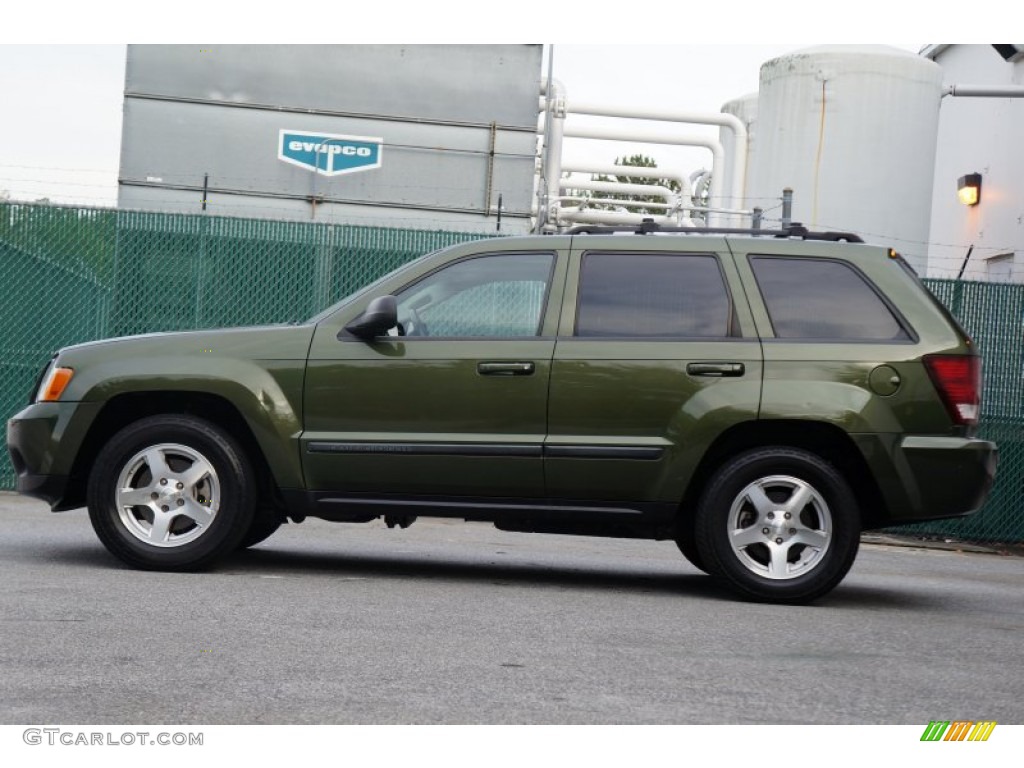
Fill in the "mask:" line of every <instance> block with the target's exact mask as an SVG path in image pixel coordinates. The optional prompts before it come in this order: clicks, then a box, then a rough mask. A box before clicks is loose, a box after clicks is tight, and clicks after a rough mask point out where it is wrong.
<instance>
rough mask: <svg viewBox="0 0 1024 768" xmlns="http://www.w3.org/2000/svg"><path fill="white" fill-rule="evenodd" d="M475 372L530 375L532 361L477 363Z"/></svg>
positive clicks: (488, 374)
mask: <svg viewBox="0 0 1024 768" xmlns="http://www.w3.org/2000/svg"><path fill="white" fill-rule="evenodd" d="M476 370H477V372H478V373H479V374H480V375H481V376H530V375H532V374H533V370H534V365H533V363H478V364H477V366H476Z"/></svg>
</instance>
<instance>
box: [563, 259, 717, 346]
mask: <svg viewBox="0 0 1024 768" xmlns="http://www.w3.org/2000/svg"><path fill="white" fill-rule="evenodd" d="M731 329H732V304H731V303H730V300H729V293H728V291H727V289H726V287H725V280H724V278H723V277H722V270H721V267H720V266H719V263H718V259H717V258H716V257H714V256H712V255H710V254H674V253H657V254H654V253H587V254H585V255H584V257H583V266H582V268H581V272H580V287H579V305H578V310H577V316H576V335H577V336H579V337H653V338H722V337H725V336H729V335H731Z"/></svg>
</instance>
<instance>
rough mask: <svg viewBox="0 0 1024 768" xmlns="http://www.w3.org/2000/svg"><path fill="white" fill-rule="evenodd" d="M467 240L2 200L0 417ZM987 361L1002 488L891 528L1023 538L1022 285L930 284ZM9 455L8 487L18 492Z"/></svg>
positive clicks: (464, 236) (3, 467)
mask: <svg viewBox="0 0 1024 768" xmlns="http://www.w3.org/2000/svg"><path fill="white" fill-rule="evenodd" d="M480 237H481V235H480V234H477V233H464V232H445V231H426V230H411V229H386V228H377V227H363V226H347V225H333V224H317V223H305V222H293V221H268V220H257V219H244V218H234V217H215V216H202V215H195V214H171V213H151V212H139V211H120V210H114V209H90V208H71V207H60V206H44V205H28V204H22V203H0V298H2V301H0V416H2V417H3V418H4V419H6V418H8V417H9V416H10V415H12V414H14V413H15V412H17V411H18V410H20V409H21V408H22V407H23V406H24V405H25V404H26V403H27V402H28V398H29V395H30V390H31V389H32V386H33V383H34V382H35V380H36V377H37V376H38V375H39V372H40V371H41V370H42V367H43V365H44V364H45V363H46V361H47V360H48V359H49V358H50V357H51V356H52V355H53V353H54V352H55V351H56V350H57V349H58V348H60V347H63V346H68V345H70V344H75V343H79V342H83V341H91V340H93V339H99V338H104V337H109V336H123V335H127V334H134V333H147V332H151V331H172V330H187V329H192V328H211V327H222V326H231V325H253V324H260V323H276V322H290V321H300V320H305V319H306V318H309V317H312V316H313V315H314V314H316V313H317V312H318V311H320V310H321V309H323V308H324V307H326V306H328V305H329V304H330V303H331V302H333V301H336V300H337V299H338V298H340V297H342V296H345V295H347V294H349V293H351V292H353V291H355V290H356V289H358V288H360V287H362V286H363V285H366V284H367V283H369V282H371V281H372V280H375V279H376V278H377V277H379V276H381V275H383V274H386V273H387V272H389V271H391V270H392V269H394V268H396V267H398V266H400V265H402V264H404V263H405V262H407V261H410V260H412V259H414V258H416V257H418V256H421V255H422V254H424V253H428V252H429V251H432V250H436V249H438V248H442V247H445V246H447V245H452V244H455V243H460V242H465V241H468V240H474V239H479V238H480ZM925 283H926V284H927V285H928V287H929V288H930V289H931V290H932V292H933V293H935V295H936V296H937V297H938V298H939V300H940V301H942V302H943V303H944V304H945V305H946V306H947V307H949V309H950V310H951V312H952V313H953V314H954V315H955V316H956V317H957V318H958V319H959V320H960V322H961V323H963V325H964V327H965V328H967V330H968V331H969V332H970V333H971V335H972V336H973V337H974V339H975V340H976V341H977V343H978V346H979V348H980V350H981V352H982V355H983V356H984V372H985V396H984V401H983V402H984V410H983V413H982V420H981V426H980V433H981V435H982V436H984V437H987V438H990V439H993V440H995V441H997V442H998V443H999V448H1000V466H999V473H998V476H997V480H996V486H995V488H994V489H993V491H992V495H991V497H990V498H989V501H988V503H987V504H986V506H985V508H984V509H983V510H982V511H981V512H980V513H978V514H976V515H974V516H972V517H970V518H966V519H963V520H950V521H941V522H937V523H923V524H920V525H916V526H905V527H902V528H899V529H894V530H896V531H897V532H899V533H908V534H913V535H931V536H945V537H950V538H956V539H961V540H966V541H979V542H1022V541H1024V519H1022V517H1021V515H1020V514H1018V500H1019V499H1020V497H1021V493H1022V492H1024V487H1022V485H1024V444H1022V439H1021V437H1020V435H1021V427H1022V425H1024V406H1022V395H1024V391H1022V390H1024V383H1022V377H1024V285H1017V284H992V283H976V282H966V281H956V280H925ZM14 479H15V478H14V471H13V468H12V467H11V465H10V462H9V458H8V456H7V452H6V451H2V452H0V488H13V487H14Z"/></svg>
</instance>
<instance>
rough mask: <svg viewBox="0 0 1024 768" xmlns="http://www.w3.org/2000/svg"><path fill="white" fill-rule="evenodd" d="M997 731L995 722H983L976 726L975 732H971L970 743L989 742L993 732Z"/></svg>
mask: <svg viewBox="0 0 1024 768" xmlns="http://www.w3.org/2000/svg"><path fill="white" fill-rule="evenodd" d="M995 729H996V721H995V720H982V721H981V722H980V723H977V724H976V725H975V726H974V730H973V731H971V735H970V736H968V737H967V740H968V741H988V737H989V736H991V735H992V731H994V730H995Z"/></svg>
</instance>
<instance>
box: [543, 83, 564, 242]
mask: <svg viewBox="0 0 1024 768" xmlns="http://www.w3.org/2000/svg"><path fill="white" fill-rule="evenodd" d="M540 90H541V93H545V94H546V93H547V91H548V88H547V84H546V83H542V84H541V88H540ZM551 91H552V93H551V94H549V95H548V97H547V98H541V108H542V109H543V110H545V113H546V114H545V118H544V127H545V134H546V135H547V146H546V147H545V148H544V190H543V193H542V196H541V201H540V203H541V204H540V219H541V222H542V223H543V224H544V225H546V224H547V222H549V221H552V220H553V218H554V217H553V215H552V208H553V206H554V202H553V198H554V197H555V196H556V195H558V180H559V179H560V178H561V176H562V136H563V134H564V130H565V87H564V86H563V85H562V83H561V82H560V81H558V80H555V79H552V81H551ZM545 228H546V226H545Z"/></svg>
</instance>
